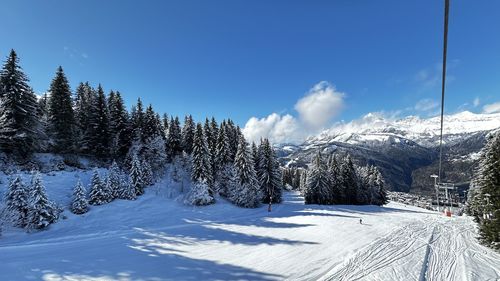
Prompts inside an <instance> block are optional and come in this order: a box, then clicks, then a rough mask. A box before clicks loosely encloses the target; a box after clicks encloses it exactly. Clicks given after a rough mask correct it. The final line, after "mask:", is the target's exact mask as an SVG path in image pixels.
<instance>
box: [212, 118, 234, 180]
mask: <svg viewBox="0 0 500 281" xmlns="http://www.w3.org/2000/svg"><path fill="white" fill-rule="evenodd" d="M215 156H216V157H215V163H216V164H215V165H216V169H217V170H219V169H222V167H223V166H224V165H226V164H228V163H232V162H233V159H232V158H231V147H230V145H229V138H228V136H227V131H226V125H225V123H222V125H221V127H220V129H219V133H218V136H217V144H216V153H215Z"/></svg>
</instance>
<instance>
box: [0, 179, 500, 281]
mask: <svg viewBox="0 0 500 281" xmlns="http://www.w3.org/2000/svg"><path fill="white" fill-rule="evenodd" d="M70 179H73V181H71V180H70ZM44 180H45V182H46V185H47V191H48V193H49V196H51V198H54V199H55V200H56V201H58V202H59V203H61V204H67V203H68V202H69V195H70V194H71V188H72V187H73V184H74V182H76V178H75V176H74V174H73V175H72V174H71V173H65V172H57V173H55V175H54V176H47V175H45V176H44ZM82 180H83V181H84V182H88V175H84V176H82ZM3 185H5V183H4V184H3ZM160 185H165V182H162V183H160ZM2 188H3V186H2ZM164 191H165V190H164ZM167 194H171V193H169V192H162V189H161V188H154V187H152V188H149V189H148V190H147V193H146V194H145V195H144V196H142V197H140V198H139V199H138V200H137V201H123V200H117V201H114V202H112V203H110V204H108V205H104V206H98V207H94V206H93V207H92V208H91V210H90V212H89V213H87V214H84V215H81V216H77V215H73V214H71V213H69V212H67V211H65V213H64V214H65V215H66V216H67V218H66V219H63V220H61V221H59V222H58V223H56V224H54V225H52V226H50V228H49V229H48V230H46V231H42V232H38V233H32V234H27V233H25V232H23V231H21V230H12V229H8V230H6V231H5V232H4V233H3V236H2V237H0V280H2V281H7V280H16V281H17V280H499V279H500V255H499V254H497V253H495V252H493V251H492V250H490V249H487V248H485V247H483V246H481V245H478V244H477V242H476V240H475V239H474V236H475V235H476V231H475V229H474V225H473V223H472V222H471V220H470V218H468V217H455V218H446V217H443V216H440V215H437V214H436V213H432V212H429V211H426V210H423V209H419V208H416V207H410V206H407V207H406V206H404V205H402V204H398V203H389V204H388V205H386V206H385V207H376V206H318V205H304V204H303V198H302V197H300V196H299V195H298V194H297V193H293V192H286V193H285V194H284V203H283V204H280V205H276V206H275V208H274V209H273V211H272V212H271V213H268V212H267V207H266V206H263V207H261V208H258V209H242V208H238V207H235V206H233V205H231V204H229V203H227V202H225V201H224V200H222V199H219V200H218V202H217V204H215V205H211V206H207V207H188V206H185V205H182V204H181V203H180V202H179V201H180V200H173V199H169V198H167V197H170V196H167ZM360 218H362V219H363V224H360V223H359V219H360Z"/></svg>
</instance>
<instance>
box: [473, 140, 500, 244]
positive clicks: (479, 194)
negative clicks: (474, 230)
mask: <svg viewBox="0 0 500 281" xmlns="http://www.w3.org/2000/svg"><path fill="white" fill-rule="evenodd" d="M467 212H468V213H469V214H470V215H472V216H474V218H475V220H476V221H477V222H478V223H479V231H480V235H481V240H482V241H483V242H484V243H485V244H487V245H490V246H492V247H494V248H496V249H497V250H500V132H496V133H494V134H491V135H490V136H489V139H488V141H487V143H486V145H485V147H484V148H483V149H482V150H481V156H480V161H479V166H478V167H477V170H476V173H475V177H474V179H473V180H472V182H471V188H470V191H469V197H468V206H467Z"/></svg>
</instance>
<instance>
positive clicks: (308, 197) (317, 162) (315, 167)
mask: <svg viewBox="0 0 500 281" xmlns="http://www.w3.org/2000/svg"><path fill="white" fill-rule="evenodd" d="M328 186H329V178H328V173H327V171H326V165H325V163H324V162H323V158H322V157H321V153H320V152H319V151H318V154H316V157H315V158H314V161H313V163H312V167H311V168H310V170H309V172H308V173H307V181H306V184H305V192H304V199H305V203H306V204H324V203H325V194H324V193H325V191H326V190H328Z"/></svg>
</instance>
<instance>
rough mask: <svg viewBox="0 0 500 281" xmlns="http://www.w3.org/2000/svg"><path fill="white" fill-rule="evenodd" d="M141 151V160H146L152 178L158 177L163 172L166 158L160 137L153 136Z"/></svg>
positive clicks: (164, 147) (163, 143) (163, 142)
mask: <svg viewBox="0 0 500 281" xmlns="http://www.w3.org/2000/svg"><path fill="white" fill-rule="evenodd" d="M142 150H143V153H142V155H143V158H144V159H147V160H148V161H147V162H148V164H149V165H150V168H151V170H152V174H153V178H155V177H158V176H159V175H160V174H161V173H162V172H163V169H164V167H165V164H166V161H167V158H168V155H167V153H166V145H165V141H164V140H163V138H162V137H161V136H155V137H153V138H150V139H148V140H147V141H146V143H145V144H144V148H143V149H142Z"/></svg>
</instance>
